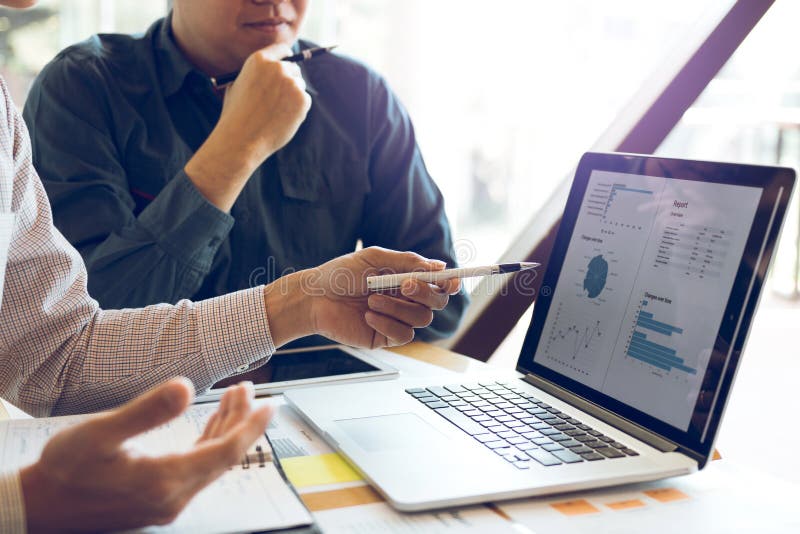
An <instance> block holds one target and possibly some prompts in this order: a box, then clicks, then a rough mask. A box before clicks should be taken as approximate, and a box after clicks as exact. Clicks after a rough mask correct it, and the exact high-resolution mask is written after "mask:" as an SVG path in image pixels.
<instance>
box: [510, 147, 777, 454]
mask: <svg viewBox="0 0 800 534" xmlns="http://www.w3.org/2000/svg"><path fill="white" fill-rule="evenodd" d="M597 157H598V158H599V160H598V163H599V164H598V165H592V164H591V162H592V157H588V158H586V157H585V158H584V160H583V161H582V163H581V167H580V168H579V171H578V174H577V175H576V183H575V185H574V186H573V191H572V193H571V196H570V202H569V203H568V206H567V210H566V212H565V215H564V219H563V221H562V228H561V229H560V232H559V236H558V239H557V242H556V245H555V247H554V252H553V255H552V257H551V262H550V264H549V265H548V270H547V273H546V275H545V280H544V281H543V286H542V291H541V293H540V297H539V299H538V300H537V303H536V309H535V315H534V321H533V323H534V324H536V327H534V326H533V325H532V327H531V330H530V331H529V334H528V339H526V348H525V349H523V355H522V357H521V359H520V365H521V367H528V366H527V365H524V361H525V360H526V358H527V359H530V357H531V356H533V358H532V363H533V364H534V365H533V366H532V367H535V368H536V369H537V370H543V369H546V370H547V371H546V372H544V373H542V374H546V375H548V376H549V377H550V378H555V380H554V381H556V382H560V383H561V384H562V385H566V386H567V387H569V388H570V389H575V388H572V387H570V386H571V385H574V384H579V385H580V386H579V387H578V389H579V392H583V393H584V395H583V396H585V397H589V398H590V400H594V401H595V402H598V401H599V402H598V403H600V404H601V405H608V403H607V402H604V401H605V400H611V401H613V402H612V408H615V407H625V408H626V409H630V410H624V409H623V411H626V412H627V413H624V414H623V415H626V416H627V417H628V418H630V419H632V420H634V421H635V422H639V423H642V424H644V425H645V426H648V427H650V426H651V425H650V424H649V423H650V422H651V421H652V420H653V419H654V420H657V421H658V422H659V423H660V424H665V425H668V426H669V427H670V428H672V429H674V430H676V431H677V432H674V431H668V432H667V434H671V436H670V437H672V438H674V437H675V436H676V435H680V434H683V435H684V436H685V435H687V434H692V436H693V437H694V439H700V438H702V434H703V430H704V429H703V426H704V424H705V423H706V421H705V419H706V418H704V417H700V418H698V417H697V415H698V413H697V411H698V410H697V408H698V400H699V397H700V396H701V391H703V390H704V387H705V388H707V389H709V388H710V389H709V391H707V392H706V393H704V394H703V395H704V396H705V395H709V396H713V395H714V394H715V393H716V389H713V387H712V384H710V383H709V382H713V380H710V378H718V377H719V375H720V374H721V371H722V370H723V367H724V362H725V360H726V359H727V357H728V353H729V352H730V351H728V350H726V348H729V347H730V345H731V341H732V335H734V334H732V332H733V330H735V323H736V322H737V320H738V319H739V318H740V316H741V313H742V311H743V310H744V309H745V307H746V306H745V304H746V302H747V300H748V299H749V298H750V296H752V295H748V293H752V286H753V282H754V276H753V268H754V267H756V266H757V264H758V263H759V261H760V259H759V257H760V256H763V250H762V249H763V248H764V243H765V235H767V234H768V233H769V229H770V228H771V227H773V226H775V220H774V218H775V212H776V209H774V208H775V206H776V202H779V201H780V199H779V198H777V197H776V193H775V192H774V191H771V192H770V195H769V196H771V198H765V188H766V186H768V185H770V184H769V181H768V180H767V178H768V176H767V175H771V173H764V172H762V174H761V175H760V176H759V175H756V174H754V175H753V176H752V177H747V176H744V175H743V174H742V173H741V172H734V171H735V170H736V167H737V166H726V165H723V164H700V165H696V164H694V162H679V161H677V160H664V159H660V158H638V161H636V159H637V158H631V157H628V158H627V159H626V157H624V156H621V155H602V156H600V155H598V156H597ZM615 157H616V158H617V160H619V164H616V165H615V164H614V161H615ZM608 158H610V159H608ZM601 162H602V163H601ZM604 163H605V164H604ZM715 165H716V166H717V167H715ZM738 167H744V166H738ZM751 169H755V168H752V167H751ZM761 169H764V168H761ZM783 196H784V197H786V198H788V192H784V194H783ZM786 198H783V202H785V201H786ZM781 216H782V213H781ZM769 219H772V221H770V220H769ZM757 222H758V223H760V224H759V225H758V226H759V228H760V231H759V232H756V234H760V235H754V232H753V230H754V226H756V223H757ZM778 222H780V221H778ZM778 226H779V224H778ZM567 232H568V233H567ZM751 238H752V239H751ZM748 247H750V249H751V250H749V251H748V250H747V249H748ZM746 252H747V254H746ZM770 252H771V248H770ZM746 257H748V258H750V259H749V261H750V268H749V269H747V268H746V266H743V263H747V262H743V259H744V258H746ZM748 273H749V276H748ZM759 287H760V284H759ZM731 305H732V307H731ZM730 308H732V309H731V310H729V309H730ZM728 311H733V313H732V314H729V315H730V316H726V313H728ZM726 319H727V320H728V322H731V323H732V324H729V325H727V326H728V328H726V324H725V323H726ZM731 326H734V328H731ZM532 334H533V335H534V336H535V337H536V339H535V344H534V340H532V339H531V337H532ZM721 334H722V338H721V337H720V336H721ZM726 337H727V339H725V338H726ZM526 353H527V354H526ZM715 354H716V357H715ZM712 367H713V370H712V369H711V368H712ZM717 382H719V381H718V380H717ZM716 385H718V384H713V386H716ZM587 391H588V392H591V393H589V394H586V392H587ZM711 402H712V401H711V400H710V399H703V404H704V405H709V404H711ZM614 411H617V410H614ZM702 414H704V415H707V410H706V411H703V412H702ZM700 419H703V420H702V421H701V420H700ZM692 425H694V428H690V427H692ZM657 426H661V425H657Z"/></svg>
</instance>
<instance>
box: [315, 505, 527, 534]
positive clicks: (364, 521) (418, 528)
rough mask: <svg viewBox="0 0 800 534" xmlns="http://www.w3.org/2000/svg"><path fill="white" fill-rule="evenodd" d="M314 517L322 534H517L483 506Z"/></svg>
mask: <svg viewBox="0 0 800 534" xmlns="http://www.w3.org/2000/svg"><path fill="white" fill-rule="evenodd" d="M314 517H316V519H317V523H318V524H319V526H320V529H321V530H322V531H323V532H325V533H326V534H329V533H340V534H369V533H372V532H383V533H388V534H419V533H421V532H424V533H425V534H457V533H470V534H471V533H479V532H480V533H492V534H495V533H497V534H503V533H504V532H509V533H511V532H513V533H515V534H520V530H518V529H517V528H515V526H514V525H513V524H512V523H511V522H509V521H507V520H506V519H504V518H502V517H501V516H499V515H498V514H496V513H495V512H493V511H491V510H490V509H488V508H486V507H483V506H476V507H472V508H464V509H461V510H453V511H443V512H420V513H413V514H412V513H401V512H397V511H395V510H394V509H392V508H391V507H390V506H389V505H388V504H385V503H374V504H364V505H361V506H351V507H348V508H338V509H335V510H325V511H322V512H316V513H315V514H314Z"/></svg>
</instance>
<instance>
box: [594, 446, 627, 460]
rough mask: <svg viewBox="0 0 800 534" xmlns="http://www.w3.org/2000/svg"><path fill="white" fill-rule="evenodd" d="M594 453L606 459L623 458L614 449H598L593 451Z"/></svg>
mask: <svg viewBox="0 0 800 534" xmlns="http://www.w3.org/2000/svg"><path fill="white" fill-rule="evenodd" d="M595 452H599V453H600V454H602V455H603V456H605V457H606V458H622V457H624V456H625V455H624V454H623V453H621V452H619V451H618V450H617V449H615V448H614V447H600V448H599V449H595Z"/></svg>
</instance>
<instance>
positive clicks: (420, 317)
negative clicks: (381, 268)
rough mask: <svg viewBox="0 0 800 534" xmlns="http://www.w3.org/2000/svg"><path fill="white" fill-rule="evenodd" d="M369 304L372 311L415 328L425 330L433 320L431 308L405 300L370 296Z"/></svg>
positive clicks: (384, 296) (378, 295) (375, 295)
mask: <svg viewBox="0 0 800 534" xmlns="http://www.w3.org/2000/svg"><path fill="white" fill-rule="evenodd" d="M367 304H368V305H369V307H370V309H371V310H373V311H376V312H378V313H380V314H383V315H386V316H388V317H391V318H393V319H397V320H398V321H400V322H403V323H405V324H407V325H408V326H411V327H414V328H424V327H426V326H428V325H429V324H431V321H432V320H433V312H432V311H431V310H430V308H428V307H427V306H424V305H422V304H417V303H416V302H409V301H408V300H404V299H398V298H393V297H389V296H386V295H381V294H374V295H370V296H369V299H367Z"/></svg>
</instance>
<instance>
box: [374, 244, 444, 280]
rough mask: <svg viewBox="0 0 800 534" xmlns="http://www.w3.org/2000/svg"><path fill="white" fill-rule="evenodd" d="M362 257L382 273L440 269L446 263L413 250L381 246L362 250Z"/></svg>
mask: <svg viewBox="0 0 800 534" xmlns="http://www.w3.org/2000/svg"><path fill="white" fill-rule="evenodd" d="M362 253H363V254H364V258H365V259H366V260H367V261H368V262H369V263H370V264H371V265H373V266H374V267H377V268H378V269H379V270H380V272H381V273H382V274H392V273H410V272H424V271H441V270H442V269H444V268H445V267H446V266H447V264H446V263H445V262H443V261H439V260H429V259H427V258H424V257H422V256H420V255H419V254H417V253H415V252H397V251H395V250H389V249H385V248H381V247H369V248H366V249H364V250H363V251H362Z"/></svg>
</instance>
